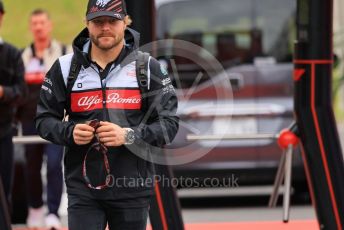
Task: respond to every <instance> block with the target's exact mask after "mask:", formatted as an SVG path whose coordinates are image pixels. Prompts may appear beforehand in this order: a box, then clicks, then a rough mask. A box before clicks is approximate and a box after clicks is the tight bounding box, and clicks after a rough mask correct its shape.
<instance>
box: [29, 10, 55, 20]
mask: <svg viewBox="0 0 344 230" xmlns="http://www.w3.org/2000/svg"><path fill="white" fill-rule="evenodd" d="M41 14H45V15H47V17H48V18H49V19H50V14H49V12H48V11H47V10H45V9H41V8H38V9H35V10H33V11H32V12H31V14H30V18H31V17H32V16H36V15H41Z"/></svg>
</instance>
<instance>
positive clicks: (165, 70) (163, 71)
mask: <svg viewBox="0 0 344 230" xmlns="http://www.w3.org/2000/svg"><path fill="white" fill-rule="evenodd" d="M160 71H161V73H162V74H163V75H165V76H166V75H168V71H167V68H166V66H165V65H163V64H160Z"/></svg>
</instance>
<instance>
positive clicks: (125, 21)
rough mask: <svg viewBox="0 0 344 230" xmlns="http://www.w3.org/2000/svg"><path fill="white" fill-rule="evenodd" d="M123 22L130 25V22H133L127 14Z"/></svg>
mask: <svg viewBox="0 0 344 230" xmlns="http://www.w3.org/2000/svg"><path fill="white" fill-rule="evenodd" d="M124 23H125V24H126V25H127V26H130V25H131V24H132V23H133V20H132V19H131V17H130V16H129V15H127V16H125V18H124Z"/></svg>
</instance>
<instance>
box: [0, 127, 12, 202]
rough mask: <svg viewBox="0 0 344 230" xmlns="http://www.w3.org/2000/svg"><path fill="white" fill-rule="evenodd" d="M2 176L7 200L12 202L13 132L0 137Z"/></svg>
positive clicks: (0, 174)
mask: <svg viewBox="0 0 344 230" xmlns="http://www.w3.org/2000/svg"><path fill="white" fill-rule="evenodd" d="M0 176H1V180H2V184H3V186H4V192H5V196H6V200H7V202H8V203H10V200H11V189H12V179H13V142H12V134H11V133H10V134H7V135H6V136H4V137H2V138H0Z"/></svg>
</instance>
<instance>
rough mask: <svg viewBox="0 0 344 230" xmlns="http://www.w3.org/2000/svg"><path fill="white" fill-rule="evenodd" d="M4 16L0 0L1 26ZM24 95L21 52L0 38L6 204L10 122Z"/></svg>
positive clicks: (0, 152) (1, 170) (0, 169)
mask: <svg viewBox="0 0 344 230" xmlns="http://www.w3.org/2000/svg"><path fill="white" fill-rule="evenodd" d="M4 14H5V10H4V4H3V2H2V1H1V0H0V27H1V25H2V20H3V16H4ZM24 95H25V84H24V65H23V61H22V59H21V54H20V51H19V50H18V49H16V48H15V47H13V46H12V45H10V44H8V43H6V42H4V41H3V40H2V38H1V37H0V178H1V181H2V185H3V189H4V192H5V196H6V199H7V202H8V203H9V204H10V203H11V202H10V201H11V188H12V178H13V143H12V122H13V119H14V115H15V109H16V106H17V104H18V102H19V101H20V99H21V98H22V97H23V96H24Z"/></svg>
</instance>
